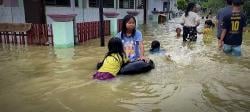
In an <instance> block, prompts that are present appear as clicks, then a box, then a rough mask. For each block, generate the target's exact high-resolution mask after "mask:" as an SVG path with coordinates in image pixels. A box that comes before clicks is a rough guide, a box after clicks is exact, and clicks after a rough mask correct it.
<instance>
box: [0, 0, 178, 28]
mask: <svg viewBox="0 0 250 112" xmlns="http://www.w3.org/2000/svg"><path fill="white" fill-rule="evenodd" d="M103 1H104V4H103V6H104V12H118V13H119V14H120V15H119V16H118V18H119V19H121V18H123V17H124V16H125V15H127V11H135V10H136V11H138V12H139V15H138V16H137V19H138V23H139V24H142V23H143V4H144V3H143V1H144V0H103ZM146 1H147V3H146V4H147V15H152V10H153V9H154V8H156V9H157V10H159V11H170V10H172V11H174V10H176V8H175V6H176V0H146ZM98 6H99V0H63V1H62V0H0V22H8V23H25V22H27V23H48V24H50V23H52V19H51V18H50V17H48V14H77V16H76V18H75V21H76V22H83V21H84V22H89V21H98V20H99V9H98ZM104 19H107V18H104Z"/></svg>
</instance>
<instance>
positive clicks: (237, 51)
mask: <svg viewBox="0 0 250 112" xmlns="http://www.w3.org/2000/svg"><path fill="white" fill-rule="evenodd" d="M223 51H224V52H225V53H226V54H232V55H233V56H241V45H228V44H224V45H223Z"/></svg>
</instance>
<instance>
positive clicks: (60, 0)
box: [45, 0, 78, 7]
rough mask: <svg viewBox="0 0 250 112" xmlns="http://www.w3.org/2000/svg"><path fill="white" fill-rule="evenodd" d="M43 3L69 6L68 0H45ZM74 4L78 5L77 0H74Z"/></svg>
mask: <svg viewBox="0 0 250 112" xmlns="http://www.w3.org/2000/svg"><path fill="white" fill-rule="evenodd" d="M45 4H46V5H53V6H66V7H70V0H45ZM75 6H77V7H78V0H75Z"/></svg>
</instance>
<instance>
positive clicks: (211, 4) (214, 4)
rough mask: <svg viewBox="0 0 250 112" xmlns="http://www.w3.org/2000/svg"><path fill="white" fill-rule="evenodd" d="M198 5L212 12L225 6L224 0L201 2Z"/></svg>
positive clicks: (204, 0) (203, 0)
mask: <svg viewBox="0 0 250 112" xmlns="http://www.w3.org/2000/svg"><path fill="white" fill-rule="evenodd" d="M200 4H201V6H202V7H203V8H208V9H211V10H212V11H213V12H217V11H218V10H219V9H220V8H222V7H224V6H225V3H224V0H202V1H201V2H200Z"/></svg>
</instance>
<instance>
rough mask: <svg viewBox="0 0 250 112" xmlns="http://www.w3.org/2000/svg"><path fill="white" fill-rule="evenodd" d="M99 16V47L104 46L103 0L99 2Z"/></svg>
mask: <svg viewBox="0 0 250 112" xmlns="http://www.w3.org/2000/svg"><path fill="white" fill-rule="evenodd" d="M99 16H100V28H99V29H100V30H99V31H100V36H101V47H103V46H105V40H104V22H103V0H99Z"/></svg>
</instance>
